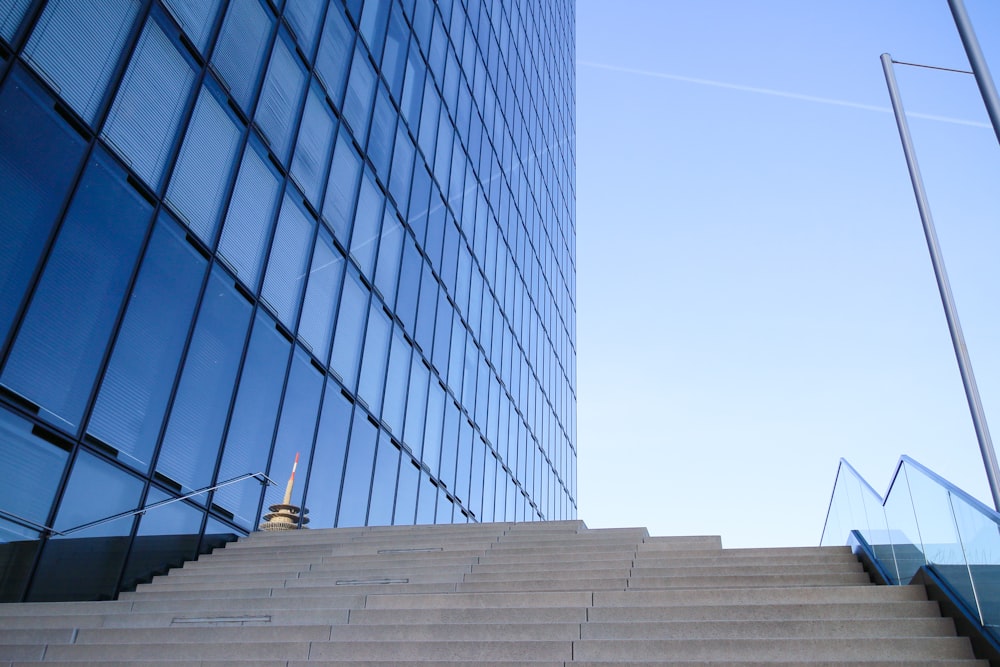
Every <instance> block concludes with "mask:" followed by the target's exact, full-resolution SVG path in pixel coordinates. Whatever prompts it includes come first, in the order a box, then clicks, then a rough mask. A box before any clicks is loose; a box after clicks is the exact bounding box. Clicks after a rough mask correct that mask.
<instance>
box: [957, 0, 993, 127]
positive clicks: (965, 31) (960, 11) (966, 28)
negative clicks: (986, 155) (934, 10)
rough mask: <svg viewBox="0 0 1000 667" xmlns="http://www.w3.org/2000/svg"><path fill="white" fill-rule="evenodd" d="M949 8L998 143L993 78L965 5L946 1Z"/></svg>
mask: <svg viewBox="0 0 1000 667" xmlns="http://www.w3.org/2000/svg"><path fill="white" fill-rule="evenodd" d="M948 6H949V7H951V15H952V16H953V17H954V18H955V27H957V28H958V35H959V37H961V38H962V46H964V47H965V53H966V55H967V56H968V57H969V64H970V65H971V66H972V73H973V74H974V75H975V76H976V83H977V84H978V85H979V92H980V94H981V95H982V96H983V102H984V103H985V104H986V113H988V114H989V116H990V122H991V123H993V133H994V134H996V135H997V141H1000V97H998V96H997V88H996V86H995V85H993V77H992V76H990V68H989V67H988V66H987V64H986V59H985V58H984V57H983V51H982V49H980V48H979V40H978V39H976V32H975V31H974V30H973V29H972V22H971V21H969V15H968V13H967V12H966V11H965V3H964V2H962V0H948Z"/></svg>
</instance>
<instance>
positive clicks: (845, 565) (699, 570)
mask: <svg viewBox="0 0 1000 667" xmlns="http://www.w3.org/2000/svg"><path fill="white" fill-rule="evenodd" d="M858 572H864V568H862V567H861V563H860V562H859V561H856V560H855V561H846V562H840V563H820V564H816V563H807V564H803V565H787V564H784V563H779V564H771V565H744V566H739V565H715V564H712V563H705V564H702V565H680V566H671V567H635V568H632V575H633V576H635V577H672V576H678V575H681V576H699V575H706V574H712V575H717V576H731V575H738V574H746V575H748V576H749V575H757V574H813V573H815V574H856V573H858Z"/></svg>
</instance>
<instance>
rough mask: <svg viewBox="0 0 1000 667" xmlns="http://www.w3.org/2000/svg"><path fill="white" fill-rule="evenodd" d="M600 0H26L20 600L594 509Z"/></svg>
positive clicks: (11, 407)
mask: <svg viewBox="0 0 1000 667" xmlns="http://www.w3.org/2000/svg"><path fill="white" fill-rule="evenodd" d="M574 12H575V8H574V5H573V2H572V0H555V1H553V2H548V1H540V0H521V1H517V2H496V1H487V0H482V1H480V0H439V1H437V2H432V1H431V0H364V1H362V0H347V1H346V2H341V1H340V0H330V1H323V0H318V1H316V2H298V1H295V0H103V1H102V2H100V3H85V2H79V1H78V0H48V1H47V2H43V1H42V0H7V1H3V2H0V211H3V216H2V218H0V233H2V238H3V243H2V244H0V457H2V460H3V461H4V465H3V466H2V467H0V601H12V600H54V599H108V598H113V597H115V596H116V595H117V593H118V592H119V591H122V590H129V589H130V588H133V587H134V586H135V585H136V584H138V583H141V582H142V581H147V580H148V579H149V578H150V577H151V576H152V575H153V574H155V573H157V572H159V571H162V570H163V569H165V568H166V567H169V566H172V565H176V564H179V563H180V562H183V561H184V560H186V559H189V558H192V557H194V556H195V555H197V554H198V553H200V552H204V551H206V550H208V549H210V548H212V547H213V546H216V545H218V544H220V543H223V542H225V541H226V540H229V539H232V537H233V536H238V535H243V534H247V533H248V532H250V531H253V530H256V529H258V527H259V526H261V525H262V523H264V522H266V520H267V516H266V515H269V513H271V514H273V512H272V511H271V510H270V509H269V508H271V507H272V506H282V505H289V506H293V507H294V508H295V512H301V514H296V513H293V514H292V515H291V516H292V517H293V518H292V519H290V520H288V521H289V522H290V523H291V524H292V527H296V526H298V525H300V524H304V523H305V521H304V519H305V518H306V517H307V518H308V519H309V527H310V528H325V527H333V526H363V525H388V524H414V523H451V522H461V523H464V522H479V521H534V520H542V519H566V518H575V516H576V455H577V454H576V343H575V329H576V293H575V289H576V280H575V272H576V268H575V261H576V257H575V245H576V227H575V187H576V185H575V111H574V105H575V66H574V22H575V16H574ZM296 461H297V465H296V473H295V478H294V483H288V481H289V476H290V473H291V472H292V469H293V462H296ZM254 474H257V475H256V476H253V475H254ZM265 475H266V476H267V477H268V478H270V479H271V480H273V482H274V485H271V486H267V485H263V484H262V483H261V481H260V480H262V479H264V476H265ZM234 480H235V481H234ZM286 492H287V494H286ZM141 508H145V509H146V511H144V512H135V511H134V510H137V509H141ZM282 520H284V519H282Z"/></svg>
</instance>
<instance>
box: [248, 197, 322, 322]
mask: <svg viewBox="0 0 1000 667" xmlns="http://www.w3.org/2000/svg"><path fill="white" fill-rule="evenodd" d="M293 192H294V191H293V190H291V189H289V190H288V191H286V193H285V200H284V202H283V203H282V205H281V213H280V214H279V215H278V226H277V229H276V230H275V232H274V242H273V243H272V245H271V256H270V258H269V259H268V261H267V273H266V274H265V275H264V287H263V289H262V290H261V297H262V298H263V299H266V300H267V303H268V304H269V305H270V306H271V307H272V308H274V310H275V312H276V313H277V315H278V319H280V320H281V321H282V322H283V323H284V325H285V326H286V327H288V329H289V330H291V331H294V330H295V320H296V319H297V317H298V312H299V303H300V302H301V299H302V289H303V287H304V286H305V278H306V275H307V273H308V268H307V267H308V265H309V250H310V244H311V243H312V236H313V224H314V223H313V219H312V217H311V216H309V215H308V214H307V213H306V212H305V211H304V210H303V209H302V205H301V203H300V202H299V200H298V198H296V197H293V196H292V193H293Z"/></svg>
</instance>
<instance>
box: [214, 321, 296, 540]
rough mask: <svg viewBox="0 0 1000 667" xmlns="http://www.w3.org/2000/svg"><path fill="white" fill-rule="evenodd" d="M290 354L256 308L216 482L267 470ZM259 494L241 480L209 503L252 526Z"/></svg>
mask: <svg viewBox="0 0 1000 667" xmlns="http://www.w3.org/2000/svg"><path fill="white" fill-rule="evenodd" d="M290 351H291V343H290V342H289V341H288V340H287V339H286V338H285V337H284V336H282V335H281V333H279V331H278V328H277V325H276V324H275V322H274V320H272V319H271V318H270V317H268V316H267V314H266V313H265V312H264V311H263V310H258V311H257V315H256V317H255V318H254V323H253V332H252V333H251V334H250V346H249V348H248V349H247V357H246V361H245V362H244V363H243V372H242V375H241V376H240V383H239V388H238V389H237V391H236V403H235V405H234V406H233V417H232V420H231V421H230V423H229V432H228V433H227V435H226V444H225V446H224V448H223V451H222V464H221V466H220V468H219V481H225V480H227V479H232V478H234V477H238V476H240V475H245V474H247V473H254V472H265V471H266V470H267V461H268V457H269V456H270V453H271V440H272V438H273V437H274V427H275V424H276V423H277V418H278V404H279V402H280V401H281V390H282V387H283V386H284V379H285V369H286V368H287V366H288V355H289V352H290ZM276 481H280V480H276ZM261 493H262V491H261V488H260V485H259V484H257V483H256V482H255V481H252V480H245V481H243V482H239V483H237V484H231V485H229V486H226V487H223V488H221V489H219V490H218V491H216V492H215V496H214V498H213V502H214V504H216V505H218V506H219V507H221V508H223V509H224V510H225V511H227V512H230V513H232V514H233V520H234V521H235V522H236V523H238V524H239V525H241V526H243V527H244V528H253V527H254V523H255V522H256V520H257V507H258V505H259V504H260V497H261Z"/></svg>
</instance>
